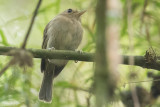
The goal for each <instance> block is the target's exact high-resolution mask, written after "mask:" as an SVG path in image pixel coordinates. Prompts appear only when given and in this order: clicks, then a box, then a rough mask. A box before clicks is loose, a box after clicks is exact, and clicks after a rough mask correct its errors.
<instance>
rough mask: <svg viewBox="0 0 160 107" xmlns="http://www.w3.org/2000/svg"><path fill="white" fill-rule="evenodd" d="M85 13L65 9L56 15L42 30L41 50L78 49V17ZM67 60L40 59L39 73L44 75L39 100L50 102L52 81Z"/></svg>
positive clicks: (79, 25) (79, 22)
mask: <svg viewBox="0 0 160 107" xmlns="http://www.w3.org/2000/svg"><path fill="white" fill-rule="evenodd" d="M83 13H85V11H77V10H73V9H67V10H66V11H64V12H62V13H60V14H58V15H57V16H56V17H55V18H53V19H52V20H51V21H50V22H49V23H48V24H47V26H46V28H45V30H44V36H43V43H42V49H56V50H75V49H77V48H78V46H79V44H80V42H81V40H82V36H83V29H82V26H81V21H80V16H81V15H82V14H83ZM67 62H68V60H60V59H42V60H41V72H42V73H44V76H43V81H42V84H41V89H40V92H39V99H40V100H43V101H45V102H51V101H52V82H53V79H54V78H55V77H56V76H57V75H58V74H59V73H60V72H61V71H62V70H63V68H64V67H65V65H66V64H67Z"/></svg>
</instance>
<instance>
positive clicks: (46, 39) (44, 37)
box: [42, 23, 49, 49]
mask: <svg viewBox="0 0 160 107" xmlns="http://www.w3.org/2000/svg"><path fill="white" fill-rule="evenodd" d="M48 27H49V23H48V24H47V26H46V28H45V29H44V33H43V43H42V49H46V48H47V43H48V39H49V37H48V36H47V29H48Z"/></svg>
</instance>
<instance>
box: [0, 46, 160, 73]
mask: <svg viewBox="0 0 160 107" xmlns="http://www.w3.org/2000/svg"><path fill="white" fill-rule="evenodd" d="M12 49H19V48H15V47H5V46H0V55H5V56H10V55H9V54H8V53H9V52H10V51H11V50H12ZM26 50H27V51H29V52H31V53H32V55H33V57H34V58H48V59H66V60H78V61H86V62H94V56H95V54H94V53H88V52H82V53H81V52H79V51H66V50H52V51H51V50H47V49H26ZM129 57H130V56H128V55H122V58H123V62H122V63H121V64H124V65H129V61H128V60H129ZM157 57H159V56H157ZM133 58H134V62H135V63H134V66H140V67H143V68H148V69H155V70H160V62H159V61H157V62H153V63H147V62H148V61H146V60H145V57H144V56H133ZM158 60H159V59H158Z"/></svg>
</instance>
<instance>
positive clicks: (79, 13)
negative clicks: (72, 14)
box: [77, 10, 86, 17]
mask: <svg viewBox="0 0 160 107" xmlns="http://www.w3.org/2000/svg"><path fill="white" fill-rule="evenodd" d="M85 12H86V10H83V11H79V12H78V14H77V16H78V17H80V16H81V15H82V14H84V13H85Z"/></svg>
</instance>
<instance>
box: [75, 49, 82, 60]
mask: <svg viewBox="0 0 160 107" xmlns="http://www.w3.org/2000/svg"><path fill="white" fill-rule="evenodd" d="M75 51H76V52H78V53H79V54H82V53H83V51H82V50H77V49H75ZM74 62H75V63H77V62H78V61H77V60H74Z"/></svg>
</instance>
